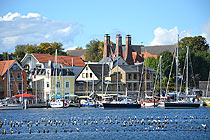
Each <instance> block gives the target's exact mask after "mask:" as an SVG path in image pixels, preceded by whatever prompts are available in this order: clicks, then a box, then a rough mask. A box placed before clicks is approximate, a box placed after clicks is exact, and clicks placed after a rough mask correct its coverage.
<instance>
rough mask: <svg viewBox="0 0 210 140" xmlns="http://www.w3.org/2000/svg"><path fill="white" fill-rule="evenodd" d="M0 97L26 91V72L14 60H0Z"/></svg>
mask: <svg viewBox="0 0 210 140" xmlns="http://www.w3.org/2000/svg"><path fill="white" fill-rule="evenodd" d="M0 75H1V76H0V98H7V97H12V96H13V95H16V94H21V93H25V92H27V73H26V72H25V71H24V69H23V68H22V67H21V65H20V64H19V63H18V62H17V61H16V60H9V61H0Z"/></svg>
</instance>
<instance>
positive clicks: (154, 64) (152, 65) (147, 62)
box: [145, 57, 158, 70]
mask: <svg viewBox="0 0 210 140" xmlns="http://www.w3.org/2000/svg"><path fill="white" fill-rule="evenodd" d="M145 65H146V66H147V67H150V68H152V69H154V70H157V66H158V61H157V60H156V59H155V58H154V57H148V58H146V60H145Z"/></svg>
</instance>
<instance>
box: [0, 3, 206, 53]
mask: <svg viewBox="0 0 210 140" xmlns="http://www.w3.org/2000/svg"><path fill="white" fill-rule="evenodd" d="M105 33H109V34H110V35H111V40H112V41H113V42H115V36H116V34H117V33H120V34H122V36H123V42H124V41H125V39H124V37H125V35H126V34H130V35H131V36H132V44H141V42H143V44H144V45H161V44H173V43H176V41H177V34H178V33H179V34H180V36H181V37H185V36H197V35H202V36H204V37H206V38H207V40H208V43H210V1H209V0H129V1H128V0H106V1H102V0H0V53H1V52H4V51H8V52H13V51H14V48H15V46H16V45H18V44H39V43H41V42H61V43H63V45H64V48H65V49H74V48H75V47H76V46H81V47H83V48H85V45H86V44H87V43H89V41H90V40H92V39H99V40H101V41H103V36H104V34H105ZM5 48H6V49H5Z"/></svg>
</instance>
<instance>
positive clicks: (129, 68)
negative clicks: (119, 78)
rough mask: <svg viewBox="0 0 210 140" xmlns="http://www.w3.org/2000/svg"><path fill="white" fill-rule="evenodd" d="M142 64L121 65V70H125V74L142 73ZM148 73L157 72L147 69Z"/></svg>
mask: <svg viewBox="0 0 210 140" xmlns="http://www.w3.org/2000/svg"><path fill="white" fill-rule="evenodd" d="M142 66H143V65H142V64H141V65H119V67H120V68H121V69H123V70H124V71H125V72H140V71H141V69H142ZM147 71H150V72H155V70H153V69H151V68H149V67H147Z"/></svg>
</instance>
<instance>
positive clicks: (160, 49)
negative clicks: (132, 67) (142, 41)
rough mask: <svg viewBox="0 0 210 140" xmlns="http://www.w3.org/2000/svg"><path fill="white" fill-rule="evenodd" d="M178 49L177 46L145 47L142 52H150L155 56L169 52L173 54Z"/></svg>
mask: <svg viewBox="0 0 210 140" xmlns="http://www.w3.org/2000/svg"><path fill="white" fill-rule="evenodd" d="M176 47H177V44H174V45H157V46H144V47H141V52H148V53H150V54H153V55H159V54H160V53H162V52H163V51H169V52H171V53H173V52H174V50H175V48H176Z"/></svg>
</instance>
